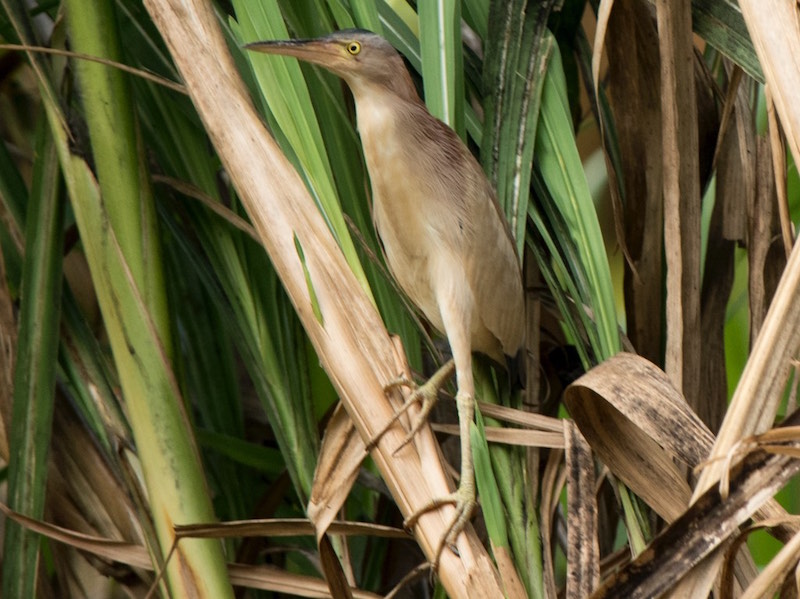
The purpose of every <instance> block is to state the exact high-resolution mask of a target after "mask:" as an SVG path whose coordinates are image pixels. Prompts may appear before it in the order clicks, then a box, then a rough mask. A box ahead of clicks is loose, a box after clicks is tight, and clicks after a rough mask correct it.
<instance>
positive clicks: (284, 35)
mask: <svg viewBox="0 0 800 599" xmlns="http://www.w3.org/2000/svg"><path fill="white" fill-rule="evenodd" d="M233 5H234V8H235V9H236V18H237V23H238V27H237V26H234V27H233V29H234V31H235V32H236V33H237V34H238V35H240V37H241V38H242V41H256V40H259V39H261V40H268V39H288V38H289V33H288V31H287V30H286V26H285V24H284V21H283V16H282V15H281V11H280V9H279V7H278V4H277V2H276V1H275V0H265V1H264V2H259V3H253V2H245V1H244V0H234V2H233ZM248 56H249V58H250V61H251V65H252V68H253V71H254V72H255V75H256V79H257V80H258V82H259V86H260V89H261V93H262V95H263V97H264V99H265V100H266V102H267V104H268V106H269V109H270V111H271V113H272V115H273V117H274V118H275V121H276V123H277V124H278V126H279V127H280V129H281V131H282V133H283V135H285V136H286V139H287V140H288V141H289V143H290V144H291V147H292V150H293V152H294V154H295V155H296V156H297V158H298V160H299V163H300V167H301V173H302V175H303V177H304V178H305V180H306V183H307V185H308V187H309V190H310V191H311V194H312V196H313V197H314V199H315V200H316V202H317V205H318V206H319V207H320V211H321V212H322V214H323V216H324V217H325V219H326V221H327V222H328V226H329V227H330V228H331V231H332V232H333V234H334V236H335V237H336V240H337V241H338V243H339V245H340V247H341V248H342V252H343V253H344V255H345V258H346V259H347V262H348V264H349V265H350V268H351V269H352V270H353V272H354V274H355V275H356V277H357V278H358V279H359V281H360V282H361V284H362V287H363V288H364V290H365V291H366V292H367V293H368V294H369V295H370V296H371V295H372V293H371V290H370V287H369V283H368V282H367V279H366V275H365V274H364V270H363V268H362V266H361V263H360V261H359V259H358V255H357V253H356V250H355V246H354V244H353V240H352V238H351V236H350V232H349V231H348V229H347V224H346V223H345V219H344V216H343V214H342V209H341V206H340V204H339V199H338V196H337V194H336V186H335V183H334V180H333V173H332V171H331V166H330V163H329V161H328V157H327V154H326V152H325V143H324V139H323V137H322V133H321V132H320V128H319V124H318V122H317V118H316V115H315V113H314V107H313V105H312V102H311V96H310V94H309V91H308V87H307V85H306V82H305V79H304V78H303V76H302V72H301V70H300V65H299V64H298V63H297V61H296V60H295V59H293V58H284V57H274V56H261V55H256V54H254V53H252V52H250V53H248Z"/></svg>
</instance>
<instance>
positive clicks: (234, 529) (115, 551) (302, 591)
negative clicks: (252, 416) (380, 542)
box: [0, 503, 407, 599]
mask: <svg viewBox="0 0 800 599" xmlns="http://www.w3.org/2000/svg"><path fill="white" fill-rule="evenodd" d="M0 512H2V513H3V514H4V515H5V516H6V517H8V518H11V519H13V520H15V521H17V522H19V523H20V524H22V525H23V526H26V527H27V528H29V529H31V530H33V531H35V532H38V533H39V534H41V535H43V536H45V537H47V538H49V539H53V540H55V541H59V542H60V543H65V544H67V545H69V546H71V547H74V548H76V549H79V550H81V551H85V552H88V553H90V554H93V555H97V556H99V557H101V558H103V559H105V560H109V561H111V562H116V563H120V564H125V565H126V566H129V567H133V568H139V569H141V570H152V569H153V564H152V561H151V560H150V556H149V553H148V551H147V549H146V548H145V547H144V546H143V545H138V544H134V543H126V542H123V541H116V540H112V539H106V538H102V537H98V536H95V535H87V534H83V533H79V532H75V531H73V530H69V529H66V528H63V527H60V526H55V525H53V524H48V523H46V522H39V521H37V520H33V519H31V518H28V517H27V516H24V515H22V514H18V513H16V512H14V511H12V510H9V509H8V507H7V506H6V505H5V504H2V503H0ZM331 528H332V530H333V531H335V532H336V533H337V534H365V533H366V534H372V533H371V532H368V531H372V532H377V533H378V534H379V535H381V536H389V537H407V535H406V533H404V532H403V531H399V530H397V529H391V528H389V527H385V526H384V527H381V526H375V525H370V524H352V523H335V524H334V525H333V526H332V527H331ZM264 532H268V533H269V534H271V535H275V536H281V535H287V536H288V535H293V536H294V535H299V534H307V535H310V534H313V532H314V529H313V526H312V525H311V523H310V522H308V521H307V520H289V521H280V520H279V521H266V522H257V521H256V522H231V523H223V524H214V525H211V524H210V525H192V526H183V527H178V529H177V531H176V533H177V534H176V537H177V538H185V537H206V538H224V537H229V536H241V535H245V534H262V533H264ZM228 569H229V574H230V576H231V581H232V582H233V584H235V585H240V586H245V587H248V588H253V589H262V590H267V591H273V592H276V593H288V594H291V595H293V596H298V597H331V596H333V595H331V592H330V590H329V588H328V584H327V582H326V581H324V580H322V579H319V578H313V577H311V576H302V575H299V574H292V573H290V572H287V571H285V570H283V569H281V568H277V567H273V566H265V565H260V566H252V565H245V564H228ZM349 592H350V593H351V595H352V596H353V597H355V598H357V599H373V598H376V597H378V595H376V594H374V593H370V592H367V591H363V590H360V589H352V588H349Z"/></svg>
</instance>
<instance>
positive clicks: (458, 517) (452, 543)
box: [403, 487, 478, 573]
mask: <svg viewBox="0 0 800 599" xmlns="http://www.w3.org/2000/svg"><path fill="white" fill-rule="evenodd" d="M447 504H452V505H453V506H454V507H455V510H456V514H455V516H454V517H453V519H452V520H451V522H450V524H449V526H448V528H447V533H446V534H445V535H444V536H443V537H442V539H441V541H440V542H439V546H438V547H437V548H436V553H435V554H434V558H433V561H432V562H431V571H432V572H433V573H435V572H436V571H437V570H438V569H439V561H440V559H441V557H442V553H443V552H444V548H445V547H449V548H450V550H451V551H452V552H453V553H455V554H456V555H458V550H457V549H456V540H457V539H458V535H460V534H461V533H462V531H463V530H464V528H466V526H467V524H469V521H470V520H471V519H472V515H473V514H474V513H475V510H476V509H477V507H478V502H477V501H476V499H475V492H474V491H470V490H469V489H465V488H464V487H459V488H458V490H456V491H455V492H453V493H450V494H449V495H445V496H443V497H436V498H434V499H432V500H431V501H430V502H429V503H428V504H427V505H424V506H423V507H422V508H420V509H419V510H417V511H416V512H414V513H413V514H411V515H410V516H409V517H408V518H406V520H405V521H404V522H403V527H404V528H405V529H406V530H407V531H409V532H413V529H414V527H415V526H416V524H417V521H418V520H419V519H420V517H422V516H423V515H424V514H426V513H428V512H430V511H431V510H435V509H437V508H439V507H441V506H443V505H447Z"/></svg>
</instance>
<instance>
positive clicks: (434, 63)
mask: <svg viewBox="0 0 800 599" xmlns="http://www.w3.org/2000/svg"><path fill="white" fill-rule="evenodd" d="M418 10H419V21H420V49H421V51H422V80H423V82H424V84H425V104H427V106H428V109H429V110H430V111H431V114H433V115H434V116H435V117H438V118H439V119H441V120H442V121H444V122H445V123H447V124H448V125H450V127H451V128H452V129H453V130H454V131H455V132H456V133H458V135H459V137H461V139H466V138H465V132H464V80H463V73H464V67H463V51H462V49H461V3H460V1H458V2H457V1H455V0H422V1H421V2H420V3H419V6H418Z"/></svg>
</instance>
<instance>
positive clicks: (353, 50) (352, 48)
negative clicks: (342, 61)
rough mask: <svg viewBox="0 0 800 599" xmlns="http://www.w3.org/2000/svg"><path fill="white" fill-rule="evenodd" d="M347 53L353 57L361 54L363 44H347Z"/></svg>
mask: <svg viewBox="0 0 800 599" xmlns="http://www.w3.org/2000/svg"><path fill="white" fill-rule="evenodd" d="M347 51H348V52H349V53H350V54H352V55H353V56H355V55H356V54H358V53H359V52H361V44H360V43H358V42H350V43H349V44H347Z"/></svg>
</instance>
